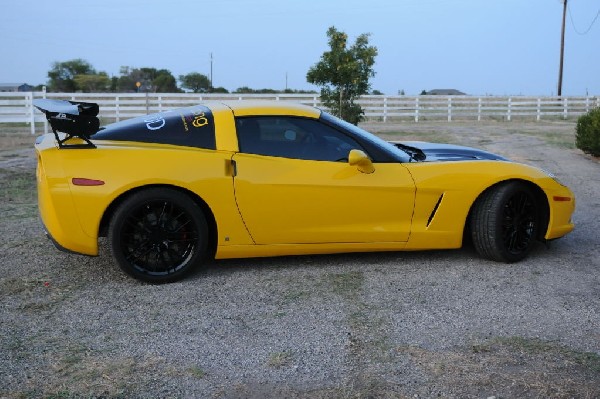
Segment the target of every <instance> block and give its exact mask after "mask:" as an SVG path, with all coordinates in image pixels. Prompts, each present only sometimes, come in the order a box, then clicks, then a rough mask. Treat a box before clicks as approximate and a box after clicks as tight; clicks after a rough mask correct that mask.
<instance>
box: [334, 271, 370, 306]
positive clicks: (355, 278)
mask: <svg viewBox="0 0 600 399" xmlns="http://www.w3.org/2000/svg"><path fill="white" fill-rule="evenodd" d="M327 279H328V281H329V283H330V285H331V286H332V290H333V292H334V293H336V294H338V295H340V296H341V297H343V298H345V299H349V300H355V299H356V298H357V297H358V296H359V294H360V292H361V289H362V286H363V284H364V281H365V277H364V275H363V273H362V272H346V273H336V274H329V275H327Z"/></svg>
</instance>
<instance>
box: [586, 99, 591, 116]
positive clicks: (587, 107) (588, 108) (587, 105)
mask: <svg viewBox="0 0 600 399" xmlns="http://www.w3.org/2000/svg"><path fill="white" fill-rule="evenodd" d="M588 112H590V97H589V96H588V97H586V98H585V113H586V114H587V113H588Z"/></svg>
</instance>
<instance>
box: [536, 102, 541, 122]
mask: <svg viewBox="0 0 600 399" xmlns="http://www.w3.org/2000/svg"><path fill="white" fill-rule="evenodd" d="M540 119H542V99H541V98H539V97H538V99H537V112H536V120H537V121H538V122H539V121H540Z"/></svg>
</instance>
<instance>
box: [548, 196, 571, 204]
mask: <svg viewBox="0 0 600 399" xmlns="http://www.w3.org/2000/svg"><path fill="white" fill-rule="evenodd" d="M552 199H553V200H554V201H557V202H568V201H571V197H561V196H559V195H555V196H554V197H552Z"/></svg>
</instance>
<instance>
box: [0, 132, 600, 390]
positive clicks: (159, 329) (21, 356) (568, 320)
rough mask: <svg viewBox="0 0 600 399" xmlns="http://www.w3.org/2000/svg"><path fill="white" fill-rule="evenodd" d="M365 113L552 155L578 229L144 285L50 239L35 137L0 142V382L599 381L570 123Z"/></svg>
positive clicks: (247, 266) (591, 209)
mask: <svg viewBox="0 0 600 399" xmlns="http://www.w3.org/2000/svg"><path fill="white" fill-rule="evenodd" d="M367 127H368V128H369V129H370V130H372V131H377V132H379V134H380V135H382V136H383V137H386V138H394V139H399V138H404V139H425V140H431V139H433V140H439V141H446V142H452V143H460V144H466V145H472V146H477V147H481V148H485V149H488V150H491V151H495V152H498V153H500V154H502V155H505V156H508V157H510V158H512V159H514V160H517V161H523V162H526V163H529V164H533V165H536V166H539V167H541V168H544V169H546V170H549V171H552V172H554V173H555V174H556V175H557V176H558V177H559V178H560V179H561V180H562V181H563V182H564V183H565V184H567V185H568V186H570V187H571V188H572V190H573V191H574V192H575V194H576V196H577V211H576V213H575V216H574V220H575V223H576V229H575V231H574V232H573V233H572V234H570V235H568V236H567V237H565V238H563V239H561V240H557V241H555V242H552V243H551V244H550V245H549V246H548V247H545V246H543V245H539V246H538V247H537V248H535V250H534V251H533V253H532V254H531V256H530V257H529V258H528V259H526V260H525V261H523V262H520V263H517V264H509V265H507V264H501V263H495V262H490V261H485V260H482V259H480V258H479V257H478V256H477V254H476V253H475V251H474V249H473V248H471V247H470V246H467V247H465V248H463V249H461V250H453V251H430V252H413V253H411V252H403V253H374V254H351V255H332V256H302V257H285V258H269V259H243V260H227V261H215V262H213V263H212V264H210V265H209V266H208V267H207V268H206V269H204V270H203V271H200V272H198V273H196V274H194V275H192V276H190V277H189V278H187V279H185V280H184V281H182V282H178V283H174V284H167V285H159V286H154V285H149V284H144V283H140V282H138V281H136V280H133V279H131V278H128V277H126V276H125V275H123V274H122V273H121V272H120V271H119V269H118V268H117V266H116V265H115V264H113V263H112V261H111V258H110V256H109V254H108V251H107V249H106V248H105V246H103V254H102V255H101V256H100V257H97V258H92V257H84V256H77V255H68V254H64V253H61V252H58V251H57V250H55V249H54V247H53V246H52V245H51V243H50V242H49V241H47V240H46V238H45V237H44V236H43V234H42V232H41V229H40V226H39V222H38V221H37V216H36V211H35V189H34V187H35V176H34V174H35V172H34V168H35V165H34V162H35V160H34V155H33V152H32V150H31V149H21V147H20V145H14V146H10V145H6V146H5V145H4V144H3V146H2V151H0V183H2V185H3V189H2V190H3V193H2V194H1V195H0V198H1V199H2V202H1V203H0V209H1V210H2V215H3V219H2V220H1V221H0V236H1V237H2V240H1V242H0V276H2V277H1V278H0V320H1V322H0V323H1V324H0V398H5V397H8V398H30V397H31V398H37V397H45V398H71V397H161V398H162V397H173V398H179V397H182V398H240V397H244V398H263V397H267V398H271V397H273V398H275V397H277V398H280V397H291V398H405V397H406V398H409V397H410V398H413V397H420V398H428V397H438V396H441V397H456V398H464V397H474V398H480V397H482V398H487V397H492V396H495V397H496V398H501V397H504V398H505V397H565V398H567V397H578V398H586V397H587V398H597V397H600V273H599V272H600V233H599V232H600V163H599V162H598V160H596V159H593V158H591V157H588V156H586V155H584V154H582V153H581V152H580V151H578V150H575V149H573V144H572V143H573V141H574V122H563V121H560V122H558V121H557V122H543V123H518V122H508V123H500V122H499V123H494V122H485V123H477V122H471V123H461V122H453V123H450V124H447V123H419V124H414V123H405V124H394V125H391V124H385V125H384V124H369V125H368V126H367ZM398 132H402V134H399V133H398ZM6 137H7V135H3V136H1V137H0V140H7V139H6ZM28 139H29V138H25V139H23V140H24V141H25V142H27V140H28Z"/></svg>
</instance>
